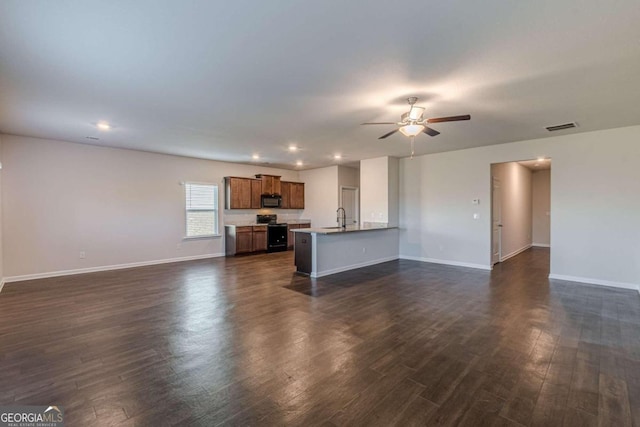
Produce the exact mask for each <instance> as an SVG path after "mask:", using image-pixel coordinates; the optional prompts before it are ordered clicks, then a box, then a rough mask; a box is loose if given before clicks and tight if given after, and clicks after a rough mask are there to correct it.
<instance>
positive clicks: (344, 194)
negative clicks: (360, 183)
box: [340, 187, 358, 225]
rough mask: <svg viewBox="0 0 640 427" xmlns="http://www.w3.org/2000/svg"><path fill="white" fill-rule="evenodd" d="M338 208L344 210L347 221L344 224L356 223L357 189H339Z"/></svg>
mask: <svg viewBox="0 0 640 427" xmlns="http://www.w3.org/2000/svg"><path fill="white" fill-rule="evenodd" d="M340 206H342V207H343V208H344V211H345V216H346V217H347V220H346V221H345V224H347V225H353V224H357V223H358V189H357V188H356V187H340Z"/></svg>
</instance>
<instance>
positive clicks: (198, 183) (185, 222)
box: [180, 181, 222, 241]
mask: <svg viewBox="0 0 640 427" xmlns="http://www.w3.org/2000/svg"><path fill="white" fill-rule="evenodd" d="M187 184H194V185H211V186H213V187H216V193H218V200H217V201H216V202H217V203H216V208H217V209H215V212H216V228H217V230H218V233H216V234H203V235H201V236H187V235H186V234H187V226H188V224H187V211H188V209H187V206H186V200H187ZM180 185H182V186H183V187H184V191H183V192H182V202H183V203H184V204H185V206H184V209H183V212H184V234H185V235H184V236H182V240H183V241H184V240H201V239H215V238H220V237H222V234H220V188H219V186H218V184H216V183H213V182H199V181H183V182H181V183H180Z"/></svg>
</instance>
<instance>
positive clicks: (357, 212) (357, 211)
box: [338, 185, 360, 224]
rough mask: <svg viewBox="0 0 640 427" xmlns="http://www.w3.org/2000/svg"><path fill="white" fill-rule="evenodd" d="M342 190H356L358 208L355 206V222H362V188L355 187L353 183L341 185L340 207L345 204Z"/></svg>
mask: <svg viewBox="0 0 640 427" xmlns="http://www.w3.org/2000/svg"><path fill="white" fill-rule="evenodd" d="M342 190H355V196H356V208H355V218H354V219H355V222H354V224H360V188H358V187H354V186H351V185H341V186H340V197H339V198H338V203H339V205H338V207H342V206H344V204H343V200H342Z"/></svg>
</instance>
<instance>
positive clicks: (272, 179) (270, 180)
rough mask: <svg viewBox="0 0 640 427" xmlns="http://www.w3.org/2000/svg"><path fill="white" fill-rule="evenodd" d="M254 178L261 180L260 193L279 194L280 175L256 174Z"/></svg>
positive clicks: (280, 190)
mask: <svg viewBox="0 0 640 427" xmlns="http://www.w3.org/2000/svg"><path fill="white" fill-rule="evenodd" d="M256 178H259V179H261V180H262V194H280V193H281V192H282V189H281V186H280V177H279V176H276V175H264V174H258V175H256Z"/></svg>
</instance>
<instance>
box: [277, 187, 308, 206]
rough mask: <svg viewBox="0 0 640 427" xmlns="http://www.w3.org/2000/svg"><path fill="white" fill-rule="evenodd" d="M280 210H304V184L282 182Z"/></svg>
mask: <svg viewBox="0 0 640 427" xmlns="http://www.w3.org/2000/svg"><path fill="white" fill-rule="evenodd" d="M280 186H281V188H282V204H281V205H280V207H281V208H282V209H304V183H302V182H288V181H282V182H281V183H280Z"/></svg>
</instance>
